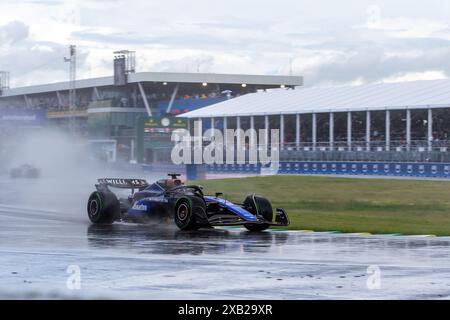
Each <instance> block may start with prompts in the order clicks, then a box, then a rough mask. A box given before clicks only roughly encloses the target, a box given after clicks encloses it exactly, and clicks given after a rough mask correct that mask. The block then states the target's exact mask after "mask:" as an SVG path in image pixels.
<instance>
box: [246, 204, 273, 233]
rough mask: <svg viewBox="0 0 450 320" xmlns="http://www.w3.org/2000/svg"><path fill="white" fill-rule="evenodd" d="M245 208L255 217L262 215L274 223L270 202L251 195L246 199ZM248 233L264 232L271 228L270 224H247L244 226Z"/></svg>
mask: <svg viewBox="0 0 450 320" xmlns="http://www.w3.org/2000/svg"><path fill="white" fill-rule="evenodd" d="M244 207H245V208H246V209H247V210H248V211H249V212H251V213H253V214H255V215H260V216H262V217H263V218H264V220H266V221H267V222H272V219H273V208H272V205H271V204H270V202H269V200H267V199H266V198H263V197H258V196H255V195H249V196H247V198H245V201H244ZM244 227H245V228H247V230H248V231H252V232H258V231H264V230H266V229H267V228H269V227H270V225H269V224H268V223H259V224H254V223H247V224H245V225H244Z"/></svg>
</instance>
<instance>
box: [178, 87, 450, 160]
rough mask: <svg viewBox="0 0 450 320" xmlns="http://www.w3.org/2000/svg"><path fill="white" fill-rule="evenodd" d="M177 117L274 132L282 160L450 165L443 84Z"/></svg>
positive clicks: (231, 104)
mask: <svg viewBox="0 0 450 320" xmlns="http://www.w3.org/2000/svg"><path fill="white" fill-rule="evenodd" d="M183 117H186V118H188V119H189V121H190V124H191V127H192V126H193V121H200V122H201V125H202V128H203V131H205V130H207V129H209V128H212V127H213V128H215V129H219V130H222V131H223V130H224V129H243V130H247V129H250V128H253V129H256V130H258V129H279V130H280V146H279V149H280V151H281V154H280V159H281V160H282V161H391V162H393V161H401V162H440V163H444V162H450V80H429V81H412V82H401V83H380V84H368V85H358V86H334V87H301V88H298V89H297V90H290V89H277V90H270V91H267V92H255V93H250V94H247V95H244V96H242V97H239V98H236V99H233V100H229V101H223V102H220V103H217V104H214V105H211V106H208V107H205V108H201V109H198V110H195V111H192V112H188V113H186V114H184V115H183Z"/></svg>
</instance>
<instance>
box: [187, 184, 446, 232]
mask: <svg viewBox="0 0 450 320" xmlns="http://www.w3.org/2000/svg"><path fill="white" fill-rule="evenodd" d="M195 183H198V184H200V185H203V186H204V187H205V193H207V194H214V193H215V192H223V193H224V197H225V198H227V199H229V200H231V201H235V202H239V203H240V202H242V201H243V200H244V197H245V195H246V194H251V193H253V192H254V193H257V194H259V195H263V196H266V197H267V198H268V199H269V200H270V201H271V202H272V203H273V205H274V207H281V208H284V209H285V210H286V211H287V212H288V214H289V217H290V219H291V225H290V226H289V229H292V230H302V229H306V230H314V231H331V230H337V231H341V232H370V233H401V234H434V235H450V182H446V181H422V180H387V179H351V178H348V179H347V178H334V177H304V176H270V177H252V178H242V179H222V180H202V181H195Z"/></svg>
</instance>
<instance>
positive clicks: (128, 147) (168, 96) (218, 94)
mask: <svg viewBox="0 0 450 320" xmlns="http://www.w3.org/2000/svg"><path fill="white" fill-rule="evenodd" d="M302 82H303V79H302V77H290V76H259V75H233V74H209V73H208V74H206V73H159V72H142V73H130V74H126V75H125V81H124V82H121V83H120V84H118V83H117V82H116V81H115V77H102V78H94V79H85V80H78V81H76V83H75V90H76V91H75V102H74V106H71V105H70V99H69V98H70V89H71V83H69V82H62V83H54V84H45V85H37V86H30V87H22V88H11V89H5V90H3V91H2V94H1V96H0V109H1V110H9V111H8V112H9V113H20V114H24V113H27V112H29V113H33V112H35V111H36V110H40V111H45V112H46V118H47V120H48V121H47V122H48V126H54V127H58V128H63V129H65V130H67V131H70V132H73V133H75V134H77V135H81V136H84V137H85V138H86V139H88V140H90V141H91V142H92V143H96V144H101V143H104V144H106V145H109V146H110V145H115V146H116V147H117V150H116V153H115V155H116V156H117V158H118V159H121V160H125V161H129V160H135V155H136V149H137V148H138V146H137V145H136V143H137V142H136V139H137V136H138V132H137V130H138V127H139V123H140V121H142V119H143V118H147V117H155V118H161V117H169V118H170V117H174V116H176V115H180V114H183V113H186V112H189V111H192V110H196V109H198V108H202V107H205V106H209V105H211V104H216V103H219V102H223V101H227V100H230V99H232V98H235V97H238V96H241V95H244V94H247V93H252V92H256V91H258V90H267V89H272V88H280V87H290V88H295V87H297V86H301V85H302ZM151 134H153V133H152V132H149V135H151ZM155 134H156V133H155ZM147 136H148V135H147ZM150 140H151V139H150ZM164 141H167V137H165V140H164ZM167 143H168V145H167V146H168V147H169V146H170V139H169V141H167ZM151 147H152V146H151V142H150V143H147V145H146V146H145V148H151ZM144 154H155V152H147V153H146V152H145V151H144ZM149 158H150V157H149ZM162 158H164V157H162ZM153 160H157V159H156V158H153V157H151V159H146V158H145V157H143V159H142V161H144V162H145V161H153Z"/></svg>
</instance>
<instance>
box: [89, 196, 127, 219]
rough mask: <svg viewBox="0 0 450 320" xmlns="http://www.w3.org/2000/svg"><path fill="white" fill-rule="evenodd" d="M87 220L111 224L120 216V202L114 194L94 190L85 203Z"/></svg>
mask: <svg viewBox="0 0 450 320" xmlns="http://www.w3.org/2000/svg"><path fill="white" fill-rule="evenodd" d="M87 212H88V216H89V220H91V222H92V223H96V224H111V223H113V222H114V221H115V220H117V219H118V217H120V203H119V200H117V198H116V196H115V195H114V194H112V193H111V194H109V193H104V192H99V191H95V192H93V193H92V194H91V196H90V197H89V200H88V203H87Z"/></svg>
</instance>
